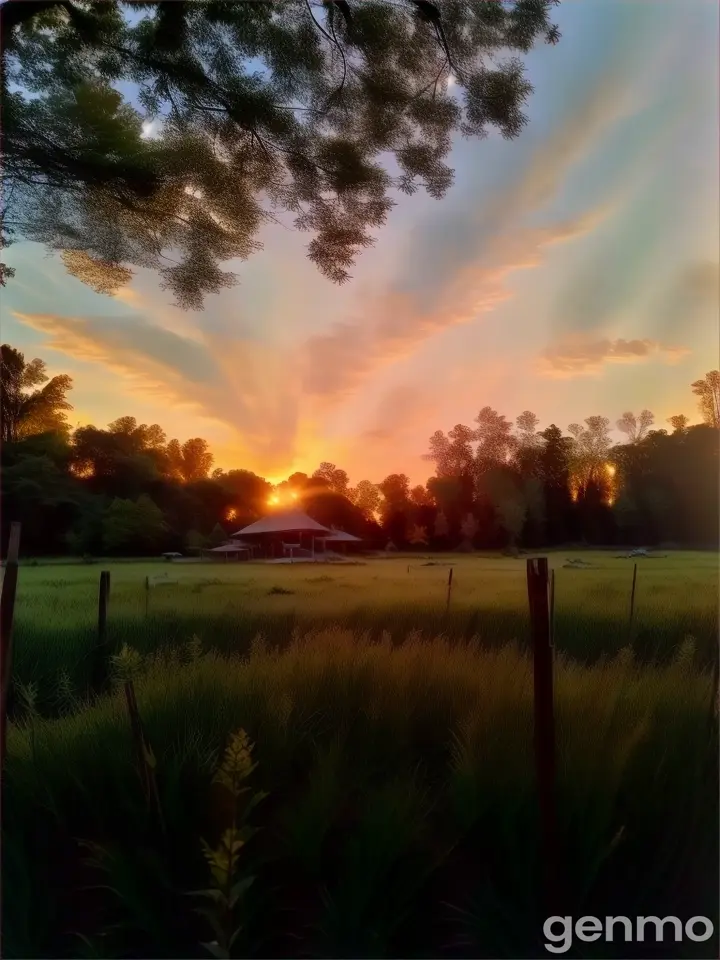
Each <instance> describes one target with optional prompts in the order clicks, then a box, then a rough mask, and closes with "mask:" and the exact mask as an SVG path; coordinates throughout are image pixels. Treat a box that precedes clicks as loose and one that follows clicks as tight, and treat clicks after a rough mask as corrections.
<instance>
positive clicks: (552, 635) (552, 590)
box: [550, 570, 555, 647]
mask: <svg viewBox="0 0 720 960" xmlns="http://www.w3.org/2000/svg"><path fill="white" fill-rule="evenodd" d="M550 646H551V647H554V646H555V571H554V570H551V571H550Z"/></svg>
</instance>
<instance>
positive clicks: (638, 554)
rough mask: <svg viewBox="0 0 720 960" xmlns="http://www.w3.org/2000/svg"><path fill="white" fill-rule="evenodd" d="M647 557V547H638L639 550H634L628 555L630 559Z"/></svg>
mask: <svg viewBox="0 0 720 960" xmlns="http://www.w3.org/2000/svg"><path fill="white" fill-rule="evenodd" d="M647 555H648V552H647V550H646V549H645V547H638V548H637V550H633V551H631V552H630V553H629V554H628V556H629V557H646V556H647Z"/></svg>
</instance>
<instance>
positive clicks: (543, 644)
mask: <svg viewBox="0 0 720 960" xmlns="http://www.w3.org/2000/svg"><path fill="white" fill-rule="evenodd" d="M527 584H528V600H529V604H530V630H531V636H532V655H533V688H534V725H535V729H534V748H535V774H536V778H537V790H538V802H539V813H540V831H541V858H542V870H543V890H544V893H545V898H546V900H545V907H546V910H547V911H548V913H547V914H546V915H547V916H549V915H551V914H555V913H557V912H558V910H559V906H560V905H559V903H558V893H559V870H558V832H557V810H556V804H555V774H556V763H555V706H554V699H553V651H552V642H551V633H550V609H549V604H548V562H547V558H546V557H541V558H538V559H532V560H528V561H527Z"/></svg>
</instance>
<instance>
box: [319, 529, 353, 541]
mask: <svg viewBox="0 0 720 960" xmlns="http://www.w3.org/2000/svg"><path fill="white" fill-rule="evenodd" d="M320 539H321V540H329V541H330V542H335V543H340V542H342V543H360V539H361V538H360V537H355V536H353V534H352V533H345V531H344V530H331V531H330V535H329V536H327V537H320Z"/></svg>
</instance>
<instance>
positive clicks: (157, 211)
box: [0, 0, 559, 309]
mask: <svg viewBox="0 0 720 960" xmlns="http://www.w3.org/2000/svg"><path fill="white" fill-rule="evenodd" d="M556 2H557V0H508V2H505V3H502V4H501V3H491V4H488V3H472V4H458V3H452V4H442V5H441V6H436V5H435V4H433V3H429V2H426V0H422V2H420V0H410V2H407V3H392V2H388V0H373V2H368V0H360V2H358V0H349V2H343V3H320V2H317V0H282V2H267V0H265V2H262V3H235V2H227V0H224V2H223V0H194V2H193V3H175V4H174V5H173V6H170V7H169V6H168V5H167V4H166V3H162V2H157V0H149V2H144V3H142V4H136V3H134V4H128V3H123V2H118V0H107V2H104V3H102V4H99V3H91V2H87V0H57V2H53V0H49V2H48V0H46V2H43V3H40V4H38V3H34V4H29V3H18V2H16V0H11V2H10V3H7V4H6V5H3V6H2V7H1V8H0V26H1V27H2V29H1V30H0V33H2V41H0V42H1V43H2V54H3V57H2V76H1V79H2V87H1V92H2V96H3V102H4V111H3V112H4V124H3V126H4V130H3V133H4V137H3V140H4V154H5V162H4V165H3V183H4V186H5V188H6V192H7V193H8V197H9V199H8V203H7V206H8V207H9V210H8V211H5V212H4V218H3V219H4V220H5V221H6V222H5V223H4V224H3V227H4V230H3V239H4V240H5V241H7V240H8V239H9V237H8V231H10V236H12V233H16V234H17V235H18V236H21V237H22V238H24V239H32V240H37V241H39V242H41V243H44V244H45V245H46V246H48V247H49V248H50V249H56V250H63V251H65V253H64V256H63V259H64V262H65V265H66V267H67V268H68V270H69V271H70V272H71V273H73V274H74V275H75V276H77V277H79V278H80V279H81V280H83V281H84V282H85V283H87V284H89V285H90V286H92V287H93V288H94V289H95V290H97V291H98V292H101V293H111V292H113V291H115V290H117V289H118V288H119V287H122V286H124V285H125V284H126V283H127V282H128V281H129V280H130V278H131V276H132V271H131V269H130V268H131V267H150V268H153V269H155V270H157V271H158V273H159V274H160V277H161V279H162V282H163V285H164V286H165V287H166V288H169V289H170V290H172V292H173V293H174V295H175V297H176V299H177V302H178V303H179V305H180V306H182V307H192V308H194V309H199V308H201V307H202V305H203V300H204V297H205V295H206V294H207V293H216V292H218V291H219V290H221V289H222V288H224V287H228V286H230V285H231V284H232V283H233V281H234V276H233V274H231V273H229V272H228V271H226V270H223V269H222V265H223V264H224V263H225V262H227V261H228V260H233V259H237V258H240V259H246V258H247V257H248V256H249V255H250V254H251V253H252V252H254V250H256V249H257V248H258V247H259V244H258V242H257V239H256V237H257V233H258V231H259V229H260V227H261V226H262V225H263V224H264V223H267V222H268V221H271V220H275V219H276V217H277V216H278V215H283V214H285V215H286V216H287V217H289V218H290V219H291V222H293V223H294V225H295V226H296V227H297V228H299V229H301V230H306V231H310V232H311V233H312V234H313V235H314V237H313V239H312V240H311V242H310V244H309V247H308V256H309V258H310V260H311V261H312V262H313V263H315V264H316V266H317V267H318V268H319V269H320V270H321V271H322V273H323V274H324V275H325V276H327V277H329V278H330V279H331V280H333V281H336V282H340V283H342V282H343V281H345V280H347V279H349V276H350V274H349V268H350V267H351V265H352V263H353V261H354V259H355V257H356V255H357V254H358V252H359V251H361V250H362V249H363V248H364V247H367V246H369V245H370V244H371V243H372V233H373V232H374V231H375V230H376V229H377V228H378V227H380V226H381V225H382V224H383V223H384V222H385V219H386V217H387V214H388V212H389V210H390V209H391V207H392V206H393V203H394V201H393V199H392V194H393V193H396V192H397V191H402V192H403V193H406V194H412V193H414V192H416V191H417V190H418V189H419V188H420V187H424V188H425V189H426V190H427V192H428V193H429V194H430V195H431V196H433V197H441V196H442V195H443V194H444V193H445V191H446V190H447V188H448V186H449V185H450V183H451V182H452V170H451V169H450V168H449V167H448V166H447V164H446V162H445V161H446V159H447V155H448V153H449V152H450V147H451V144H452V139H453V135H454V134H456V133H458V132H461V133H463V134H464V135H466V136H475V137H482V136H483V135H485V134H486V133H487V131H488V129H490V128H494V129H496V130H499V131H500V132H501V133H502V134H503V135H504V136H505V137H516V136H517V135H518V134H519V132H520V131H521V129H522V127H523V125H524V123H525V122H526V116H525V114H524V112H523V109H524V106H525V102H526V100H527V98H528V96H529V94H530V92H531V90H532V87H531V85H530V84H529V82H528V81H527V79H526V77H525V74H524V70H523V64H522V62H521V60H520V59H519V58H518V56H517V54H522V53H527V52H528V51H529V50H531V49H532V47H533V46H534V45H535V43H536V42H541V41H542V40H543V39H545V40H547V41H548V42H551V43H555V42H556V41H557V40H558V39H559V31H558V29H557V27H556V26H554V25H553V24H552V22H551V20H550V11H551V8H552V6H553V4H554V3H556ZM128 11H131V13H130V15H128ZM441 11H442V12H441ZM503 53H504V54H506V56H505V57H504V58H503V59H501V56H502V54H503ZM507 54H515V56H507ZM451 75H452V77H453V80H454V81H455V85H454V86H453V88H452V90H451V88H450V84H449V82H448V78H449V77H450V76H451ZM118 83H119V84H120V85H119V86H118ZM128 86H134V87H136V90H137V93H136V94H135V96H136V98H137V99H136V101H135V102H133V100H131V99H130V98H128V99H125V97H126V94H125V92H124V90H123V88H126V87H128ZM133 99H134V98H133ZM138 106H139V108H140V109H139V110H138ZM143 121H145V122H143ZM148 122H149V123H148ZM151 130H152V135H151V136H150V135H149V134H150V132H151ZM39 131H42V134H40V133H39ZM388 157H390V158H392V160H393V161H394V164H396V165H397V168H398V170H397V174H396V175H393V174H392V173H391V172H390V171H389V170H388V169H387V166H388V164H387V160H388ZM10 201H12V202H10ZM169 253H170V254H171V255H170V256H168V254H169ZM2 276H3V269H2V265H0V282H1V281H2Z"/></svg>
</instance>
